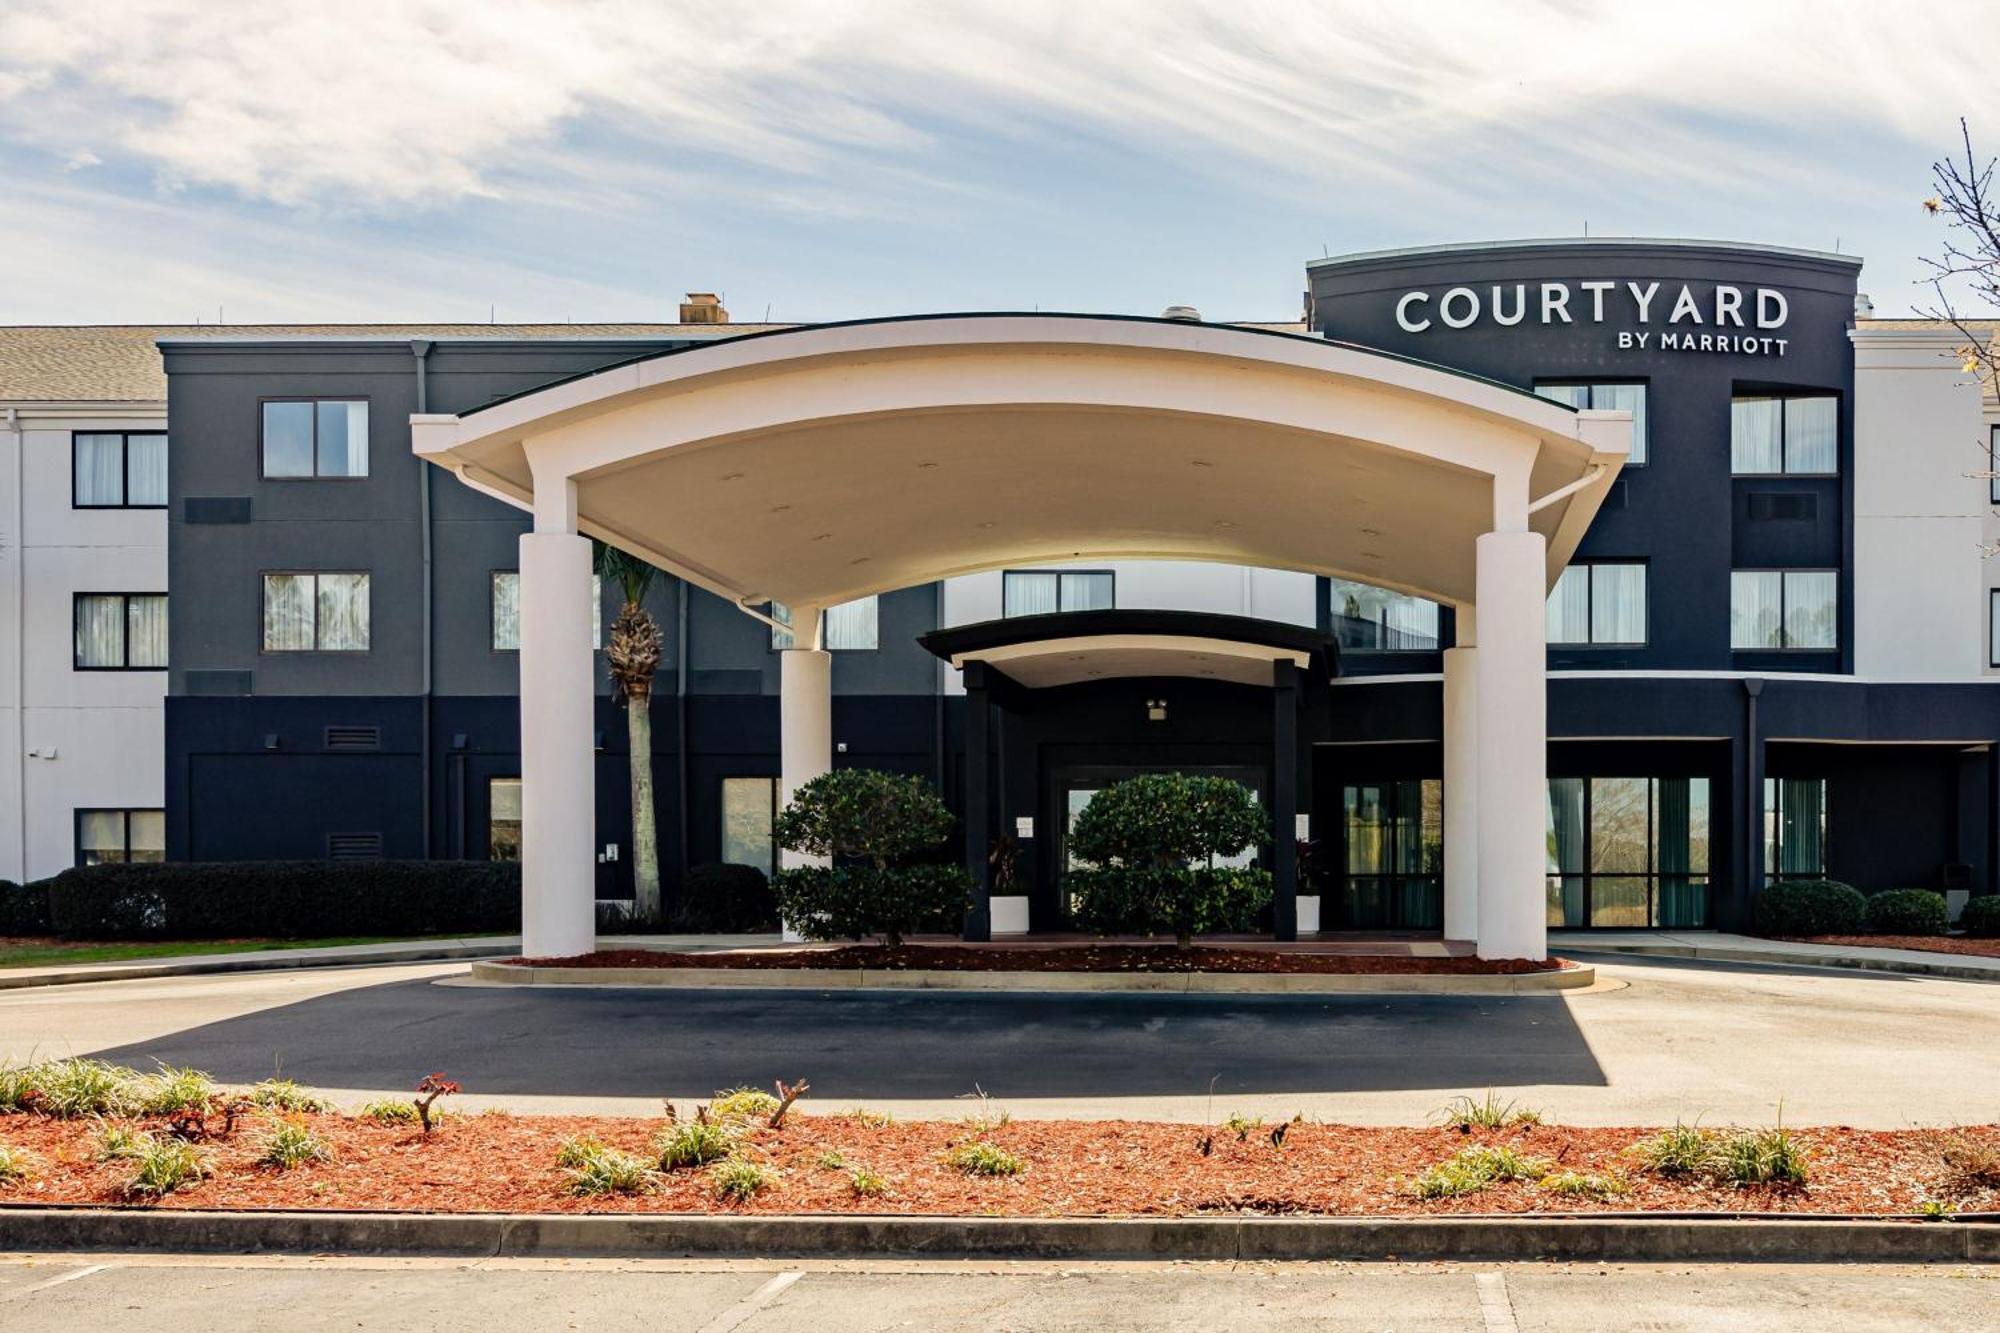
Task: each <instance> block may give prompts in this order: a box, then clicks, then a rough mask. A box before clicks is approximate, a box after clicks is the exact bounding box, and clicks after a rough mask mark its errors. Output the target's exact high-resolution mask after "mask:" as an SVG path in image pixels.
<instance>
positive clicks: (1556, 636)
mask: <svg viewBox="0 0 2000 1333" xmlns="http://www.w3.org/2000/svg"><path fill="white" fill-rule="evenodd" d="M1547 640H1548V642H1549V643H1552V644H1567V645H1575V644H1641V643H1644V642H1645V641H1646V567H1645V566H1644V565H1642V564H1638V563H1635V562H1629V561H1628V562H1609V561H1607V562H1604V563H1601V564H1573V565H1571V566H1570V567H1569V568H1567V569H1565V570H1564V571H1563V572H1562V575H1561V577H1559V578H1558V579H1557V580H1556V586H1555V587H1554V589H1552V590H1551V591H1550V593H1549V602H1548V612H1547Z"/></svg>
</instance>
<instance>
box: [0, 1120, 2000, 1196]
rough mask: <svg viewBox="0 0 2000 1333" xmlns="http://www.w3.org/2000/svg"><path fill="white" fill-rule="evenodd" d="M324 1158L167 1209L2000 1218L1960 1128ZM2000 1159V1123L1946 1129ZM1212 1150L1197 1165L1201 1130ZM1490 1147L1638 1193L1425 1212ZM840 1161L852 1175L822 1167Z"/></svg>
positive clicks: (366, 1142) (1104, 1127) (336, 1135)
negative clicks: (1668, 1142) (1431, 1185)
mask: <svg viewBox="0 0 2000 1333" xmlns="http://www.w3.org/2000/svg"><path fill="white" fill-rule="evenodd" d="M306 1120H307V1121H308V1122H309V1123H310V1124H311V1126H312V1128H313V1129H314V1130H315V1131H316V1132H317V1133H318V1134H320V1135H321V1136H322V1137H323V1138H324V1139H325V1140H326V1141H327V1143H329V1144H330V1145H331V1147H332V1148H333V1151H334V1154H335V1155H334V1158H333V1160H332V1161H330V1162H327V1163H322V1164H315V1165H307V1166H301V1167H297V1168H294V1169H293V1170H290V1171H282V1172H281V1171H277V1170H274V1169H271V1168H268V1167H261V1166H258V1165H257V1164H256V1157H257V1155H258V1141H259V1139H260V1138H261V1137H262V1133H263V1129H262V1126H263V1124H264V1123H265V1122H264V1121H263V1120H262V1118H261V1117H256V1118H252V1119H251V1120H249V1121H246V1122H244V1123H243V1124H242V1125H239V1127H238V1128H237V1130H236V1132H235V1134H234V1135H233V1136H231V1137H230V1138H229V1139H227V1140H224V1141H221V1142H216V1143H213V1144H211V1145H210V1147H209V1151H210V1153H211V1162H212V1165H213V1168H214V1171H215V1174H214V1176H213V1177H212V1178H210V1179H208V1180H205V1181H203V1182H202V1183H200V1184H199V1185H196V1186H194V1187H192V1188H189V1189H187V1190H184V1191H181V1192H178V1193H175V1194H172V1195H169V1196H168V1197H167V1198H166V1199H165V1200H164V1201H163V1202H161V1203H159V1204H157V1205H148V1206H158V1207H166V1208H287V1209H300V1208H304V1209H311V1208H325V1209H356V1210H398V1211H419V1212H444V1211H451V1212H493V1211H505V1212H555V1213H580V1212H644V1213H677V1212H693V1213H713V1212H752V1213H780V1212H783V1213H877V1214H880V1213H891V1214H896V1213H906V1214H907V1213H931V1214H1001V1215H1017V1216H1036V1217H1040V1216H1105V1215H1133V1214H1152V1215H1187V1214H1202V1213H1259V1214H1288V1213H1312V1214H1349V1215H1352V1214H1377V1215H1379V1214H1413V1215H1414V1214H1434V1213H1536V1212H1539V1213H1573V1212H1604V1211H1630V1210H1641V1209H1643V1210H1675V1211H1699V1212H1718V1211H1720V1212H1731V1213H1744V1212H1750V1213H1866V1214H1907V1213H1910V1212H1913V1211H1915V1210H1916V1209H1917V1208H1918V1207H1919V1205H1920V1204H1921V1203H1922V1202H1923V1201H1924V1200H1926V1199H1945V1200H1949V1201H1950V1202H1951V1204H1952V1206H1953V1207H1954V1208H1955V1209H1956V1210H1957V1211H1958V1212H1960V1213H1971V1212H1983V1211H1989V1210H1993V1209H1996V1208H2000V1188H1996V1186H1994V1185H1990V1184H1989V1185H1977V1184H1969V1183H1967V1182H1965V1181H1962V1180H1959V1179H1956V1178H1954V1176H1953V1174H1952V1172H1951V1171H1950V1170H1949V1168H1947V1167H1946V1165H1945V1164H1944V1162H1943V1161H1942V1159H1941V1157H1940V1147H1941V1145H1942V1144H1943V1142H1944V1141H1945V1138H1946V1135H1947V1132H1946V1131H1937V1130H1897V1131H1887V1132H1874V1131H1861V1130H1853V1129H1844V1128H1827V1129H1808V1130H1800V1131H1797V1135H1798V1138H1799V1139H1800V1141H1801V1142H1802V1143H1803V1144H1804V1145H1805V1146H1806V1148H1807V1150H1808V1151H1809V1153H1810V1155H1811V1171H1812V1181H1811V1183H1810V1184H1808V1185H1806V1186H1804V1187H1801V1188H1786V1187H1774V1186H1756V1187H1744V1188H1733V1187H1715V1186H1711V1185H1707V1184H1703V1183H1697V1182H1677V1181H1671V1180H1665V1179H1661V1178H1658V1177H1655V1176H1651V1175H1648V1174H1646V1173H1644V1172H1642V1171H1640V1170H1638V1169H1637V1164H1636V1163H1635V1162H1634V1161H1633V1159H1632V1158H1631V1156H1630V1155H1629V1154H1630V1149H1631V1147H1632V1145H1633V1144H1634V1143H1635V1142H1636V1141H1637V1140H1639V1139H1640V1138H1642V1137H1643V1136H1644V1134H1645V1133H1646V1131H1644V1130H1640V1129H1571V1128H1567V1127H1563V1126H1547V1125H1543V1126H1534V1127H1529V1128H1521V1129H1510V1130H1500V1131H1476V1132H1474V1133H1472V1134H1461V1133H1458V1132H1457V1131H1454V1130H1450V1129H1444V1128H1423V1129H1394V1128H1363V1127H1356V1126H1351V1125H1320V1124H1307V1123H1296V1124H1293V1125H1292V1126H1290V1127H1289V1130H1288V1133H1287V1135H1286V1138H1285V1141H1284V1143H1283V1146H1282V1147H1273V1146H1272V1144H1271V1142H1270V1140H1269V1136H1268V1135H1269V1131H1268V1130H1266V1129H1262V1128H1259V1129H1257V1130H1254V1131H1252V1132H1251V1133H1250V1134H1249V1135H1248V1136H1247V1137H1246V1138H1244V1139H1242V1140H1238V1139H1237V1137H1236V1136H1235V1134H1234V1133H1232V1132H1231V1131H1228V1130H1226V1129H1216V1130H1213V1131H1208V1130H1204V1129H1203V1128H1202V1127H1200V1126H1195V1125H1177V1124H1158V1123H1149V1122H1138V1121H1015V1122H1012V1123H1009V1124H1003V1125H1000V1126H998V1127H997V1128H993V1129H990V1130H988V1131H987V1132H986V1133H985V1134H984V1135H983V1136H982V1137H984V1138H985V1139H987V1140H988V1141H990V1142H992V1143H994V1144H996V1145H998V1146H1000V1147H1002V1148H1005V1149H1007V1150H1008V1151H1010V1152H1013V1153H1015V1154H1017V1155H1019V1156H1020V1157H1021V1158H1022V1159H1023V1160H1024V1161H1025V1162H1026V1164H1027V1169H1026V1170H1025V1171H1024V1172H1023V1173H1022V1174H1020V1175H1018V1176H1013V1177H1003V1178H990V1179H989V1178H979V1177H969V1176H966V1175H963V1174H961V1173H960V1172H958V1171H956V1170H954V1169H953V1168H951V1167H949V1166H947V1165H946V1164H945V1163H944V1162H943V1160H942V1159H943V1156H944V1154H945V1153H946V1152H947V1151H948V1150H949V1149H950V1148H951V1147H952V1146H953V1145H954V1144H957V1143H960V1142H963V1141H964V1140H966V1139H967V1138H969V1137H972V1136H973V1133H974V1131H973V1130H972V1129H971V1128H970V1127H969V1126H967V1125H966V1124H963V1123H958V1122H951V1121H912V1122H908V1123H882V1122H880V1121H877V1122H873V1123H870V1122H865V1121H863V1120H862V1119H860V1118H858V1117H854V1116H847V1115H799V1114H796V1113H795V1114H794V1115H793V1117H792V1118H791V1119H790V1120H789V1121H788V1122H787V1124H786V1126H785V1127H784V1128H783V1129H782V1130H771V1129H768V1128H765V1127H763V1126H762V1125H761V1123H760V1124H759V1126H758V1127H757V1128H755V1129H753V1130H750V1131H747V1132H746V1134H745V1136H744V1138H743V1139H742V1141H741V1147H740V1151H741V1152H742V1153H743V1155H745V1156H748V1157H750V1158H751V1159H753V1160H757V1161H761V1162H763V1163H765V1164H767V1165H769V1166H771V1167H773V1168H775V1169H776V1171H777V1172H778V1173H779V1178H778V1181H777V1183H776V1184H775V1185H774V1186H773V1187H771V1188H770V1189H768V1190H766V1191H765V1192H763V1193H762V1194H760V1195H758V1196H757V1197H756V1198H754V1199H753V1200H752V1201H750V1202H749V1203H746V1204H729V1203H723V1202H721V1201H719V1200H718V1199H717V1198H716V1197H715V1195H714V1193H713V1189H712V1185H711V1182H710V1180H709V1178H708V1175H707V1173H706V1172H705V1171H702V1170H685V1171H675V1172H669V1173H667V1174H665V1175H664V1176H663V1177H662V1178H661V1181H660V1185H659V1188H658V1190H657V1192H655V1193H652V1194H644V1195H632V1196H626V1195H609V1196H598V1197H595V1198H577V1197H575V1196H573V1195H571V1194H570V1193H568V1191H567V1190H566V1188H565V1183H564V1176H563V1172H562V1171H560V1170H559V1169H558V1168H557V1167H556V1165H555V1156H556V1150H557V1148H558V1146H559V1145H560V1144H561V1143H562V1142H563V1140H565V1139H567V1138H569V1137H571V1136H572V1135H579V1134H589V1135H592V1136H594V1137H596V1138H598V1139H600V1140H602V1141H603V1142H605V1143H607V1144H610V1145H611V1146H613V1147H618V1148H623V1149H627V1150H630V1151H632V1152H635V1153H642V1154H643V1153H645V1151H646V1145H647V1142H648V1139H649V1138H650V1136H651V1134H652V1133H653V1132H654V1131H655V1130H656V1129H657V1128H659V1126H660V1124H661V1123H663V1122H658V1121H654V1122H647V1121H638V1120H630V1119H616V1118H608V1117H607V1118H586V1117H576V1116H512V1115H504V1114H485V1115H475V1116H470V1117H466V1118H451V1119H448V1120H447V1121H446V1122H445V1123H444V1125H443V1126H442V1127H441V1128H440V1129H439V1130H438V1132H437V1133H436V1134H435V1135H433V1136H431V1137H429V1138H426V1137H425V1136H423V1135H422V1134H421V1133H418V1132H417V1131H416V1130H415V1129H414V1128H408V1127H402V1126H383V1125H378V1124H376V1123H374V1122H372V1121H367V1120H361V1119H357V1118H349V1117H346V1116H342V1115H331V1114H330V1115H314V1116H308V1117H306ZM98 1133H99V1128H98V1126H97V1125H96V1124H95V1123H94V1122H90V1121H83V1120H69V1121H64V1120H52V1119H47V1118H44V1117H41V1116H34V1115H12V1116H5V1117H0V1142H4V1143H6V1144H8V1145H11V1146H13V1147H16V1148H23V1149H26V1150H28V1151H29V1152H30V1153H32V1154H33V1158H34V1174H33V1175H32V1176H31V1177H30V1178H29V1179H28V1180H26V1181H25V1182H22V1183H19V1184H16V1185H14V1186H11V1187H9V1188H6V1189H5V1190H0V1202H4V1203H7V1204H72V1205H75V1204H85V1205H115V1204H126V1203H131V1202H133V1200H131V1199H128V1198H127V1196H126V1195H125V1194H124V1192H123V1188H122V1187H123V1183H124V1181H125V1179H126V1178H127V1176H128V1175H129V1173H130V1170H131V1164H130V1163H128V1162H109V1163H105V1162H99V1161H97V1160H96V1143H97V1138H98ZM1949 1133H1951V1134H1959V1135H1963V1136H1964V1137H1965V1139H1967V1140H1970V1141H1974V1142H1977V1143H1981V1144H1984V1145H1987V1146H1988V1147H1990V1148H1991V1149H1993V1150H1994V1151H1996V1152H2000V1125H1982V1126H1977V1127H1974V1128H1970V1129H1964V1130H1953V1131H1949ZM1209 1134H1212V1135H1213V1150H1212V1152H1211V1153H1209V1154H1208V1155H1204V1154H1203V1153H1202V1152H1201V1141H1202V1139H1203V1138H1204V1136H1205V1135H1209ZM1480 1142H1506V1143H1509V1144H1512V1145H1514V1146H1515V1147H1517V1148H1518V1149H1520V1150H1521V1151H1523V1152H1528V1153H1533V1154H1535V1155H1537V1156H1542V1157H1546V1158H1550V1159H1553V1160H1554V1161H1555V1162H1557V1163H1558V1164H1559V1166H1560V1167H1561V1168H1567V1169H1575V1170H1580V1171H1613V1170H1615V1171H1619V1172H1621V1173H1623V1174H1624V1175H1625V1177H1626V1179H1627V1180H1628V1181H1629V1182H1630V1184H1631V1186H1632V1191H1631V1193H1630V1194H1629V1195H1626V1196H1624V1197H1622V1198H1616V1199H1612V1200H1609V1201H1604V1202H1594V1201H1591V1200H1588V1199H1582V1198H1569V1197H1563V1196H1558V1195H1556V1194H1553V1193H1550V1192H1548V1191H1545V1190H1542V1189H1539V1188H1537V1187H1536V1186H1534V1185H1532V1184H1528V1183H1514V1184H1505V1185H1497V1186H1493V1187H1490V1188H1488V1189H1486V1190H1484V1191H1482V1192H1479V1193H1476V1194H1472V1195H1468V1196H1464V1197H1461V1198H1457V1199H1445V1200H1435V1201H1425V1200H1420V1199H1418V1198H1417V1197H1416V1196H1415V1194H1414V1193H1413V1191H1412V1189H1411V1187H1410V1184H1409V1181H1410V1180H1411V1179H1412V1178H1413V1177H1415V1176H1416V1174H1417V1173H1418V1172H1420V1171H1422V1170H1423V1169H1424V1168H1425V1167H1427V1166H1430V1165H1432V1164H1433V1163H1435V1162H1438V1161H1440V1160H1442V1159H1444V1158H1446V1157H1448V1156H1450V1155H1451V1154H1452V1153H1454V1152H1456V1151H1457V1150H1458V1149H1460V1148H1463V1147H1466V1146H1467V1145H1469V1144H1473V1143H1480ZM829 1150H831V1151H836V1152H838V1153H839V1154H840V1156H841V1158H842V1159H843V1161H844V1163H845V1167H842V1168H831V1167H826V1166H822V1165H820V1157H821V1154H823V1153H825V1152H827V1151H829ZM860 1166H865V1167H868V1168H869V1169H871V1170H873V1171H876V1172H879V1173H880V1174H881V1175H882V1176H883V1177H884V1178H885V1179H886V1180H887V1182H888V1193H887V1194H886V1195H883V1196H880V1197H864V1196H861V1195H857V1194H856V1193H855V1192H854V1191H853V1190H852V1188H851V1187H850V1185H849V1182H848V1171H847V1168H851V1167H860Z"/></svg>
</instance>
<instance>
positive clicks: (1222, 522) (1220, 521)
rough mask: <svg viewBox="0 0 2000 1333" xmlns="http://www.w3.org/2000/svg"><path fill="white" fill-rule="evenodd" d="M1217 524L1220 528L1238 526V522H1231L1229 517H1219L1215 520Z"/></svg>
mask: <svg viewBox="0 0 2000 1333" xmlns="http://www.w3.org/2000/svg"><path fill="white" fill-rule="evenodd" d="M1215 526H1216V527H1218V528H1233V527H1235V526H1236V524H1235V523H1233V522H1231V521H1230V520H1229V519H1226V518H1218V519H1216V520H1215Z"/></svg>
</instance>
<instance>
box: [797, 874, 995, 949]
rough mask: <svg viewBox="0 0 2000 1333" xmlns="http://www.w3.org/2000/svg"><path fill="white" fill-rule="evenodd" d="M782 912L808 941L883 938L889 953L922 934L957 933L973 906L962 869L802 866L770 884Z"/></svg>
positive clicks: (969, 883)
mask: <svg viewBox="0 0 2000 1333" xmlns="http://www.w3.org/2000/svg"><path fill="white" fill-rule="evenodd" d="M771 887H772V888H773V889H775V890H776V891H777V899H778V910H779V911H780V912H782V913H784V917H785V920H787V921H789V922H791V923H792V928H793V929H795V930H797V931H798V932H799V934H801V935H803V936H805V937H806V938H807V939H809V940H862V939H867V938H868V937H869V936H871V935H880V936H881V937H882V939H883V941H884V942H885V943H887V944H889V945H890V946H891V947H895V946H897V945H900V944H901V943H902V942H903V937H904V936H905V935H909V934H914V933H916V932H918V931H939V932H947V933H949V932H956V931H958V930H959V929H960V928H961V927H963V926H964V924H965V914H966V912H967V911H968V910H970V908H971V906H972V876H971V875H970V874H968V873H967V872H966V870H965V868H964V867H962V866H938V865H928V866H924V865H920V866H894V867H891V868H889V869H886V870H877V869H876V868H875V867H873V866H830V867H829V866H798V867H795V868H793V869H790V870H780V871H779V872H778V877H777V878H776V879H775V880H773V881H772V882H771Z"/></svg>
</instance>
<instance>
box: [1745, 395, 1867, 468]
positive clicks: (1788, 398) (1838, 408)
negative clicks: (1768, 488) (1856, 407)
mask: <svg viewBox="0 0 2000 1333" xmlns="http://www.w3.org/2000/svg"><path fill="white" fill-rule="evenodd" d="M1822 398H1824V399H1826V400H1828V401H1829V402H1831V403H1832V404H1833V465H1834V470H1833V471H1831V472H1794V471H1792V470H1791V467H1790V466H1789V465H1790V462H1791V458H1790V454H1789V450H1788V448H1787V446H1786V443H1785V417H1786V415H1787V414H1788V413H1789V412H1790V410H1791V409H1790V408H1789V407H1788V406H1785V405H1786V404H1790V403H1794V402H1798V401H1800V400H1818V399H1822ZM1751 400H1756V401H1767V402H1775V403H1778V404H1780V407H1779V408H1778V470H1777V471H1776V472H1738V471H1737V470H1736V404H1737V403H1738V402H1743V401H1751ZM1729 404H1730V407H1729V411H1730V428H1729V475H1730V476H1731V477H1732V478H1734V477H1744V478H1757V477H1817V478H1820V479H1822V480H1831V479H1837V478H1838V477H1839V476H1840V441H1841V421H1842V417H1843V411H1842V404H1843V400H1842V397H1841V395H1840V394H1837V393H1826V392H1823V391H1816V392H1811V393H1731V394H1730V395H1729Z"/></svg>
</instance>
